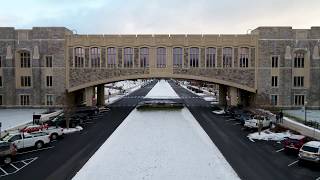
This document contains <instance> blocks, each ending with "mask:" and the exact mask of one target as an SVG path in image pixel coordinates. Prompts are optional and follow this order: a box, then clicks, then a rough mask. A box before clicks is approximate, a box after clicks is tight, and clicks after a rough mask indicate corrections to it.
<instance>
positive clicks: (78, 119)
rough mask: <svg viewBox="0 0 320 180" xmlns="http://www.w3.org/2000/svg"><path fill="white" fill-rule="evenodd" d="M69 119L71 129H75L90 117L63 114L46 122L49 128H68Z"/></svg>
mask: <svg viewBox="0 0 320 180" xmlns="http://www.w3.org/2000/svg"><path fill="white" fill-rule="evenodd" d="M67 118H68V119H69V127H71V128H74V127H76V126H78V125H83V124H84V123H85V122H86V121H88V120H90V117H89V116H88V115H87V114H85V113H77V114H69V115H68V116H67V115H66V114H65V113H61V114H59V115H58V116H56V117H54V118H52V119H50V120H49V121H47V122H46V124H48V125H49V126H60V127H67V121H66V120H67Z"/></svg>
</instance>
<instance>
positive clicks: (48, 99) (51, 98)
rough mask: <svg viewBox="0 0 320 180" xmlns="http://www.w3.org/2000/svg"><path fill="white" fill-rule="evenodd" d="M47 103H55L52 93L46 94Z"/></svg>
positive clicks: (50, 104)
mask: <svg viewBox="0 0 320 180" xmlns="http://www.w3.org/2000/svg"><path fill="white" fill-rule="evenodd" d="M46 105H47V106H52V105H53V95H51V94H48V95H46Z"/></svg>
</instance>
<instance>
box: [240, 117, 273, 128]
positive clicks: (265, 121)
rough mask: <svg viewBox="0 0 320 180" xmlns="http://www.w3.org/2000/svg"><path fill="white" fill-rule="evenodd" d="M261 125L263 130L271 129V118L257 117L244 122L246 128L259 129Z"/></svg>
mask: <svg viewBox="0 0 320 180" xmlns="http://www.w3.org/2000/svg"><path fill="white" fill-rule="evenodd" d="M259 123H261V125H262V128H266V127H270V126H271V125H272V121H271V120H270V119H269V117H267V116H261V115H255V116H253V118H252V119H249V120H246V121H245V122H244V127H246V128H254V129H258V128H259Z"/></svg>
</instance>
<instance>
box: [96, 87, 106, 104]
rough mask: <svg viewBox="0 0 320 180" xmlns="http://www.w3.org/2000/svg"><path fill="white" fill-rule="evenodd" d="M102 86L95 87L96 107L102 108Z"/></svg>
mask: <svg viewBox="0 0 320 180" xmlns="http://www.w3.org/2000/svg"><path fill="white" fill-rule="evenodd" d="M104 105H105V99H104V84H100V85H98V86H97V106H104Z"/></svg>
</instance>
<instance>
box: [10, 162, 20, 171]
mask: <svg viewBox="0 0 320 180" xmlns="http://www.w3.org/2000/svg"><path fill="white" fill-rule="evenodd" d="M10 165H11V166H12V167H14V168H15V169H16V170H19V168H17V167H16V166H15V165H13V164H12V163H11V164H10Z"/></svg>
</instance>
